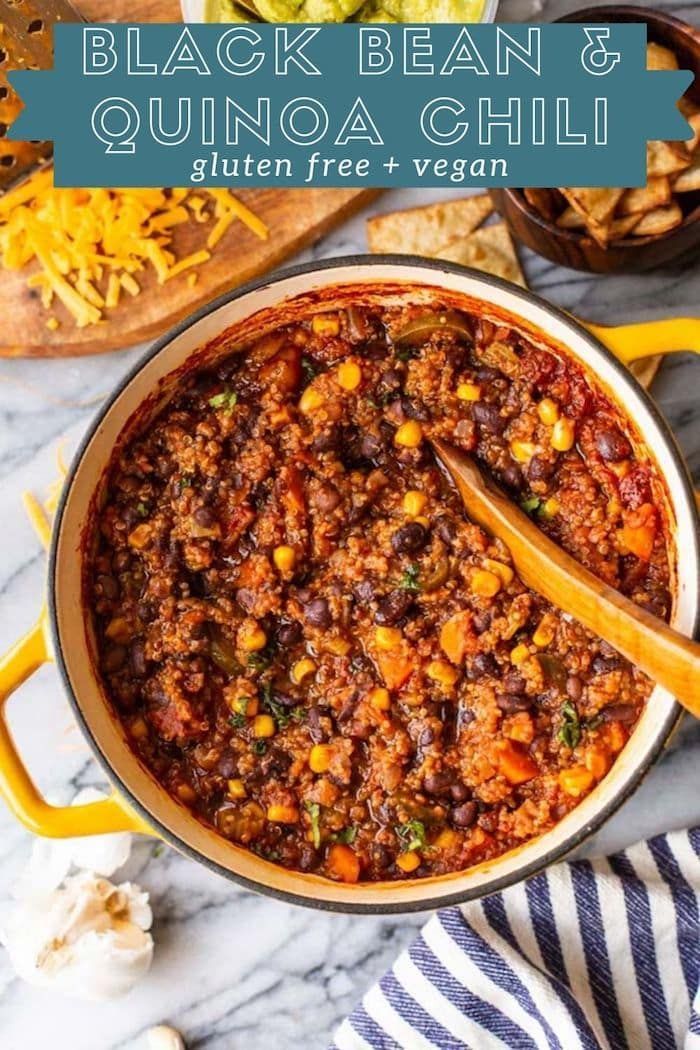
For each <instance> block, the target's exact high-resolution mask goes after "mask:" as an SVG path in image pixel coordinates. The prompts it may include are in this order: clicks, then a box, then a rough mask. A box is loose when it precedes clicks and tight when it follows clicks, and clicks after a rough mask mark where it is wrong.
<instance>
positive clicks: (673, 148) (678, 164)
mask: <svg viewBox="0 0 700 1050" xmlns="http://www.w3.org/2000/svg"><path fill="white" fill-rule="evenodd" d="M689 164H690V156H689V154H688V150H687V149H686V147H685V143H683V142H657V141H653V142H647V178H649V179H651V178H655V177H657V176H661V175H674V174H675V173H676V172H677V171H683V169H684V168H687V167H688V165H689Z"/></svg>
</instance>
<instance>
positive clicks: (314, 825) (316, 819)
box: [304, 802, 321, 849]
mask: <svg viewBox="0 0 700 1050" xmlns="http://www.w3.org/2000/svg"><path fill="white" fill-rule="evenodd" d="M304 806H305V808H306V812H307V813H308V814H309V817H310V819H311V834H312V835H313V844H314V849H318V848H319V846H320V845H321V823H320V822H321V807H320V806H319V804H318V802H305V803H304Z"/></svg>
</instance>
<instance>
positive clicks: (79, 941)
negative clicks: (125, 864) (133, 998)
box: [0, 872, 153, 1001]
mask: <svg viewBox="0 0 700 1050" xmlns="http://www.w3.org/2000/svg"><path fill="white" fill-rule="evenodd" d="M151 922H152V915H151V909H150V907H149V904H148V894H147V893H144V892H143V891H141V890H140V889H139V887H138V886H134V885H132V884H131V883H128V882H125V883H123V884H122V885H120V886H114V885H113V884H112V883H111V882H109V881H108V880H107V879H104V878H98V877H96V876H94V875H92V874H91V873H90V872H83V873H81V874H79V875H74V876H72V877H70V878H67V879H66V880H65V883H64V885H63V887H62V888H60V889H57V890H53V891H52V892H50V893H44V894H34V895H29V896H26V897H23V898H21V899H20V900H19V901H18V902H17V905H16V907H15V909H14V911H13V913H12V914H11V916H10V917H9V919H8V921H7V922H6V925H5V929H4V930H3V931H2V933H1V934H0V940H1V941H2V943H4V945H5V947H6V948H7V951H8V953H9V955H10V960H11V962H12V965H13V967H14V969H15V970H16V972H17V974H18V975H19V976H20V977H22V978H23V979H24V980H25V981H28V982H29V983H30V984H35V985H39V986H42V987H51V988H54V989H56V990H57V991H60V992H63V993H64V994H66V995H70V996H74V997H76V998H80V999H88V1000H93V1001H101V1000H106V999H114V998H116V997H118V996H120V995H124V994H126V992H128V991H130V989H131V988H132V987H133V986H134V984H135V983H136V982H137V981H138V980H139V978H140V977H142V976H143V975H144V974H145V973H146V972H147V970H148V968H149V967H150V965H151V960H152V958H153V939H152V937H151V935H150V934H149V933H148V932H146V931H147V930H148V929H149V928H150V926H151Z"/></svg>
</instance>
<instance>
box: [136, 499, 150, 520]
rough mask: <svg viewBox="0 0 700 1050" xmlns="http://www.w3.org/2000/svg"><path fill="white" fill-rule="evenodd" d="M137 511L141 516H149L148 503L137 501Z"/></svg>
mask: <svg viewBox="0 0 700 1050" xmlns="http://www.w3.org/2000/svg"><path fill="white" fill-rule="evenodd" d="M136 511H137V513H138V515H139V517H141V518H147V517H148V504H147V503H143V502H140V503H137V504H136Z"/></svg>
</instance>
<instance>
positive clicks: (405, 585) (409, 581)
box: [399, 565, 421, 593]
mask: <svg viewBox="0 0 700 1050" xmlns="http://www.w3.org/2000/svg"><path fill="white" fill-rule="evenodd" d="M419 576H420V566H419V565H409V566H408V568H407V569H405V570H404V574H403V576H402V577H401V582H400V583H399V587H400V588H401V590H403V591H413V592H414V593H417V592H418V591H420V589H421V586H420V583H419V579H418V578H419Z"/></svg>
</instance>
